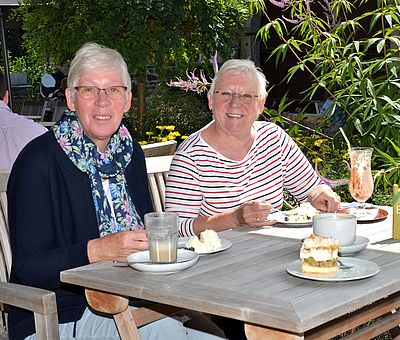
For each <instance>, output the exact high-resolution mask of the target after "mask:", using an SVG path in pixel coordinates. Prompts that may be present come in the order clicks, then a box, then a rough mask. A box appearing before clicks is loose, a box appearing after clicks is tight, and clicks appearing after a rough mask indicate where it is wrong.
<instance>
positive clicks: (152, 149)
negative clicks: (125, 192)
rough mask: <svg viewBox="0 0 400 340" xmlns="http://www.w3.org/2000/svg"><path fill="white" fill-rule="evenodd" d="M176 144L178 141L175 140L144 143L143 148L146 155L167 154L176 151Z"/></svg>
mask: <svg viewBox="0 0 400 340" xmlns="http://www.w3.org/2000/svg"><path fill="white" fill-rule="evenodd" d="M176 145H177V142H176V141H175V140H169V141H167V142H160V143H152V144H146V145H142V149H143V152H144V155H145V157H156V156H167V155H173V154H174V153H175V150H176Z"/></svg>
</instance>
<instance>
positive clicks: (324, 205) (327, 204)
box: [308, 184, 340, 212]
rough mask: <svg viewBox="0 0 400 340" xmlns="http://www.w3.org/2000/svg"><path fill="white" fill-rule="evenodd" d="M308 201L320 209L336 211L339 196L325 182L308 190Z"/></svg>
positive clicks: (338, 206) (338, 205)
mask: <svg viewBox="0 0 400 340" xmlns="http://www.w3.org/2000/svg"><path fill="white" fill-rule="evenodd" d="M308 202H310V203H311V204H312V205H313V206H314V207H315V208H316V209H318V210H320V211H330V212H333V211H337V210H339V208H340V197H339V196H338V195H337V194H336V193H335V192H334V191H333V190H332V189H331V187H329V186H328V185H326V184H321V185H319V186H317V187H315V188H314V189H312V190H311V191H310V194H309V195H308Z"/></svg>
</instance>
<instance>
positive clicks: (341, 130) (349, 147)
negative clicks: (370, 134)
mask: <svg viewBox="0 0 400 340" xmlns="http://www.w3.org/2000/svg"><path fill="white" fill-rule="evenodd" d="M339 130H340V132H341V133H342V135H343V137H344V139H345V141H346V143H347V147H348V149H349V154H350V152H351V145H350V142H349V140H348V139H347V136H346V134H345V133H344V131H343V129H342V127H340V128H339Z"/></svg>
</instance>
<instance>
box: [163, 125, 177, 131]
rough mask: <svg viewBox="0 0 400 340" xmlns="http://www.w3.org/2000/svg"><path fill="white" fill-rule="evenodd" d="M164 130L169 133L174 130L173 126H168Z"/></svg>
mask: <svg viewBox="0 0 400 340" xmlns="http://www.w3.org/2000/svg"><path fill="white" fill-rule="evenodd" d="M165 129H166V130H169V131H173V130H175V126H174V125H168V126H165Z"/></svg>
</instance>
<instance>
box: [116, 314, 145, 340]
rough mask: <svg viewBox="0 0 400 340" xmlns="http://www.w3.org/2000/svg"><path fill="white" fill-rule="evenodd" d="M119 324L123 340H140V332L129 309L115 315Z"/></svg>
mask: <svg viewBox="0 0 400 340" xmlns="http://www.w3.org/2000/svg"><path fill="white" fill-rule="evenodd" d="M114 320H115V323H116V324H117V328H118V332H119V336H120V337H121V339H122V340H140V339H141V338H140V335H139V331H138V329H137V327H136V324H135V320H134V319H133V315H132V313H131V311H130V309H129V308H127V309H125V310H124V311H123V312H121V313H118V314H115V315H114Z"/></svg>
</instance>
